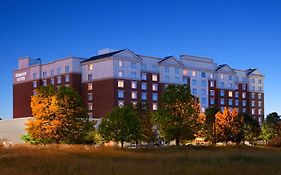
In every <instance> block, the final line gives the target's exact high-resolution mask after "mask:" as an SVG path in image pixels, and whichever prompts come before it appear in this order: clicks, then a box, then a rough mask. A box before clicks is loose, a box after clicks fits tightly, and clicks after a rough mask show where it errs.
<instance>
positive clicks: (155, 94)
mask: <svg viewBox="0 0 281 175" xmlns="http://www.w3.org/2000/svg"><path fill="white" fill-rule="evenodd" d="M152 100H153V101H157V100H158V94H157V93H153V94H152Z"/></svg>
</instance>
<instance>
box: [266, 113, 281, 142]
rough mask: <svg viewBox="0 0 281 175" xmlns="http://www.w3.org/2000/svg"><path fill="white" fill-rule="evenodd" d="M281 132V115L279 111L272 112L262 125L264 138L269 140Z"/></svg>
mask: <svg viewBox="0 0 281 175" xmlns="http://www.w3.org/2000/svg"><path fill="white" fill-rule="evenodd" d="M280 134H281V120H280V116H279V115H278V113H276V112H272V113H270V114H268V115H267V117H266V120H265V122H264V123H263V125H262V138H263V139H264V140H265V141H267V142H268V141H270V140H271V139H273V138H275V137H277V136H278V135H280Z"/></svg>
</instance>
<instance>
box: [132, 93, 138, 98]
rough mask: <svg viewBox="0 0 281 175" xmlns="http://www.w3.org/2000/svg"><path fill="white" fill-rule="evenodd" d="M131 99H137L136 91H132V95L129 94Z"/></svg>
mask: <svg viewBox="0 0 281 175" xmlns="http://www.w3.org/2000/svg"><path fill="white" fill-rule="evenodd" d="M131 98H132V99H137V98H138V97H137V92H136V91H133V92H132V93H131Z"/></svg>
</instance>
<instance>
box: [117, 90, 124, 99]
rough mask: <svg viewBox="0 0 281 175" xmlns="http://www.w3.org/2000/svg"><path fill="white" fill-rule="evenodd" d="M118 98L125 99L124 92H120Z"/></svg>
mask: <svg viewBox="0 0 281 175" xmlns="http://www.w3.org/2000/svg"><path fill="white" fill-rule="evenodd" d="M118 98H124V91H123V90H118Z"/></svg>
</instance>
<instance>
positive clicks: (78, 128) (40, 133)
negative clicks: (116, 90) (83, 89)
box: [26, 86, 92, 143]
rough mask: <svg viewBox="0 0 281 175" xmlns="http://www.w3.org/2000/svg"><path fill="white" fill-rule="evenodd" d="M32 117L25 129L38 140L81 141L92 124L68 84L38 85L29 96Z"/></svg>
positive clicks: (78, 97)
mask: <svg viewBox="0 0 281 175" xmlns="http://www.w3.org/2000/svg"><path fill="white" fill-rule="evenodd" d="M31 109H32V115H33V117H34V118H33V119H31V120H29V121H28V122H27V123H26V125H27V128H26V130H27V132H28V134H29V136H31V137H32V138H33V139H36V140H39V141H40V142H41V143H82V142H83V138H84V136H85V135H86V133H87V132H86V131H87V130H89V129H90V128H91V127H92V125H91V123H90V122H89V118H88V116H87V113H86V111H85V109H84V108H83V104H82V100H81V97H80V95H79V94H78V92H77V91H76V90H74V89H73V88H70V87H60V88H59V89H55V88H54V87H53V86H46V87H39V88H37V89H36V94H35V95H34V96H32V97H31Z"/></svg>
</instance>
